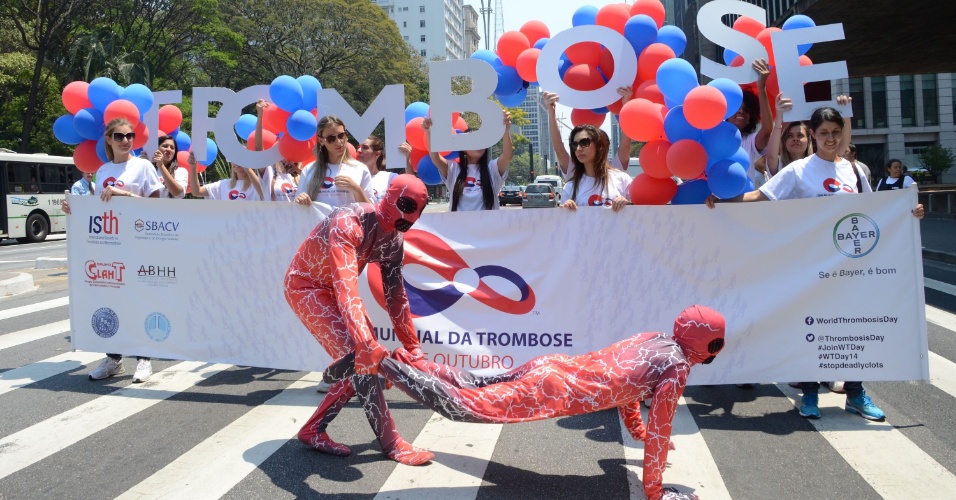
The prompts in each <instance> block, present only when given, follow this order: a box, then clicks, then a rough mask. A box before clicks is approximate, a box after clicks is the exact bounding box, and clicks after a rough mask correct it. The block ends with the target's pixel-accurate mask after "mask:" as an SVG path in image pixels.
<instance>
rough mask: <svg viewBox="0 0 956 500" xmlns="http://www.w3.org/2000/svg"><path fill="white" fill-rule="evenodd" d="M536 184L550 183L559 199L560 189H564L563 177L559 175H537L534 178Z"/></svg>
mask: <svg viewBox="0 0 956 500" xmlns="http://www.w3.org/2000/svg"><path fill="white" fill-rule="evenodd" d="M534 182H535V183H536V184H542V183H543V184H550V185H551V187H553V188H554V195H555V197H557V199H558V201H560V200H561V190H562V189H564V179H563V178H562V177H561V176H560V175H539V176H537V177H535V178H534Z"/></svg>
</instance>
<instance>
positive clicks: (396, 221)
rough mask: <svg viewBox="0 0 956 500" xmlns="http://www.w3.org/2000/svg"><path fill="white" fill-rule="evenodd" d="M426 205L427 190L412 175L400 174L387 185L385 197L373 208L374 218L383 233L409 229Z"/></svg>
mask: <svg viewBox="0 0 956 500" xmlns="http://www.w3.org/2000/svg"><path fill="white" fill-rule="evenodd" d="M427 204H428V190H427V189H425V184H423V183H422V181H420V180H419V179H418V177H415V176H413V175H408V174H402V175H399V176H398V177H396V178H395V180H393V181H392V183H391V184H389V185H388V190H386V191H385V196H383V197H382V199H381V201H379V202H378V205H376V206H375V216H376V218H377V219H378V223H379V224H381V226H382V228H383V229H385V231H388V232H392V231H394V230H398V231H401V232H403V233H404V232H405V231H408V230H409V229H411V227H412V224H414V223H415V221H417V220H418V218H419V217H420V216H421V215H422V212H423V211H424V210H425V205H427Z"/></svg>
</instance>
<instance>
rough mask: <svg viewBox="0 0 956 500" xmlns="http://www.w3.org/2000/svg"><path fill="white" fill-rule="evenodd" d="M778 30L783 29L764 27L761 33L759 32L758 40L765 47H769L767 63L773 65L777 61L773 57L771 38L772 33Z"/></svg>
mask: <svg viewBox="0 0 956 500" xmlns="http://www.w3.org/2000/svg"><path fill="white" fill-rule="evenodd" d="M777 31H783V30H781V29H780V28H777V27H770V28H764V29H763V30H761V31H760V33H758V34H757V41H758V42H760V44H761V45H763V47H764V48H765V49H767V63H768V64H770V65H771V66H773V65H774V64H775V63H774V57H773V40H771V38H770V35H772V34H774V33H776V32H777Z"/></svg>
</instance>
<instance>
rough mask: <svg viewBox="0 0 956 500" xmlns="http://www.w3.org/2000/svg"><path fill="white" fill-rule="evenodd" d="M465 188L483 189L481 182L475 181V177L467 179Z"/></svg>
mask: <svg viewBox="0 0 956 500" xmlns="http://www.w3.org/2000/svg"><path fill="white" fill-rule="evenodd" d="M465 187H469V188H473V187H481V181H479V180H477V179H475V178H474V177H465Z"/></svg>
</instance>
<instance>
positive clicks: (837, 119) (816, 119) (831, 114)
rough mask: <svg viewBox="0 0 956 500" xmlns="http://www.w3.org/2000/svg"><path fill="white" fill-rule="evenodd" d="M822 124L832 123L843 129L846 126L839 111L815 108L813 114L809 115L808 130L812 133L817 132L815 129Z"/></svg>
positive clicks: (829, 108) (826, 107) (828, 108)
mask: <svg viewBox="0 0 956 500" xmlns="http://www.w3.org/2000/svg"><path fill="white" fill-rule="evenodd" d="M823 122H832V123H836V124H837V125H839V126H840V128H843V127H845V126H846V123H844V122H843V115H841V114H840V112H839V111H837V110H835V109H833V108H831V107H828V106H824V107H822V108H817V109H815V110H814V111H813V114H812V115H810V130H812V131H813V133H816V132H817V129H818V128H820V125H823Z"/></svg>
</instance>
